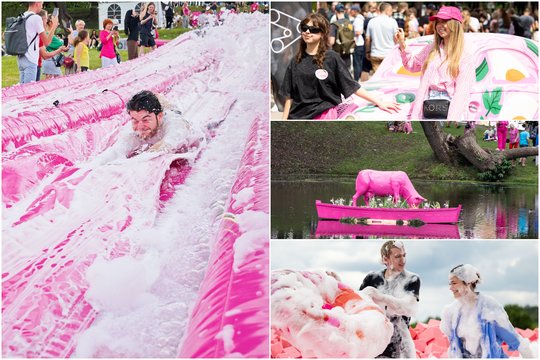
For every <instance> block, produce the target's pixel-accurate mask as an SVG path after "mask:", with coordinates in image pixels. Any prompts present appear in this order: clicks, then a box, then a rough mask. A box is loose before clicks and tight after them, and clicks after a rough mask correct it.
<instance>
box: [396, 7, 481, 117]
mask: <svg viewBox="0 0 540 360" xmlns="http://www.w3.org/2000/svg"><path fill="white" fill-rule="evenodd" d="M429 20H430V21H435V34H434V35H433V36H434V39H433V44H429V45H426V46H425V47H424V49H422V50H420V52H419V53H418V54H413V53H412V52H411V51H410V49H409V48H408V47H407V45H406V43H405V33H404V31H403V29H398V31H397V32H396V34H395V36H394V41H395V42H396V43H397V44H399V49H400V51H401V61H402V63H403V66H404V67H405V68H406V69H407V70H409V71H411V72H419V71H421V73H422V75H421V78H420V86H419V88H418V91H417V92H416V101H415V102H414V103H413V105H412V107H411V112H410V114H409V118H410V119H411V120H420V119H423V118H425V117H424V114H423V102H424V100H436V99H446V100H450V106H449V109H448V115H447V118H448V119H452V120H467V119H468V113H469V112H468V106H467V104H468V98H469V92H470V89H471V86H472V83H473V82H474V81H475V76H476V75H475V66H474V65H475V64H474V59H475V57H474V56H473V51H474V49H472V48H471V46H468V44H467V42H466V41H465V37H464V33H463V26H462V22H463V18H462V16H461V12H460V11H459V9H458V8H456V7H453V6H443V7H441V9H440V10H439V12H438V13H437V15H434V16H431V17H430V18H429Z"/></svg>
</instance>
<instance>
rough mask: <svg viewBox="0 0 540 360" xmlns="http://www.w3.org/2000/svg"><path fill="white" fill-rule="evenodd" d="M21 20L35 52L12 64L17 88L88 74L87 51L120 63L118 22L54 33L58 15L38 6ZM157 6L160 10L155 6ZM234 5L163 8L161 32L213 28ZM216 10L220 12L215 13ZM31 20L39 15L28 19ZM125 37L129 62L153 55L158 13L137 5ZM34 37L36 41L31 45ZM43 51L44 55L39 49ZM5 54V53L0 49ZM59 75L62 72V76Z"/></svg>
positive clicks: (261, 7)
mask: <svg viewBox="0 0 540 360" xmlns="http://www.w3.org/2000/svg"><path fill="white" fill-rule="evenodd" d="M27 4H28V9H27V11H26V12H25V13H24V16H30V17H29V20H28V21H26V23H25V29H26V33H27V40H28V44H31V43H32V41H35V42H36V44H35V46H29V47H28V50H27V52H26V54H24V56H18V59H17V63H18V67H19V73H20V83H21V84H24V83H28V82H31V81H40V80H41V79H42V78H45V79H50V78H53V77H58V76H62V75H63V74H65V75H68V74H72V73H77V72H84V71H88V70H89V69H90V51H89V50H90V49H96V50H97V51H99V57H100V58H101V67H108V66H113V65H116V64H118V63H120V61H121V56H120V53H119V51H118V49H119V45H120V32H119V29H118V24H119V19H118V18H116V19H108V18H107V19H105V20H103V21H102V24H101V25H102V29H101V30H96V29H93V30H91V31H90V30H89V29H86V23H85V22H84V21H83V20H81V19H79V20H77V21H76V22H75V29H73V27H72V25H71V23H69V24H68V25H67V27H65V28H64V33H63V34H62V33H61V32H59V33H58V34H57V32H58V31H57V30H58V27H59V19H58V15H57V14H49V13H48V12H47V11H46V10H45V9H43V2H28V3H27ZM159 5H160V6H161V4H159ZM237 5H238V4H237V3H233V2H229V3H223V4H221V3H220V4H219V5H218V3H217V2H213V3H211V4H209V5H207V6H206V10H205V11H203V12H193V11H191V9H190V8H189V5H188V3H187V2H184V3H183V4H182V6H181V7H180V6H179V7H178V8H175V7H173V6H171V5H167V6H165V8H164V9H163V10H164V18H165V28H167V29H171V28H173V27H176V26H182V27H184V28H190V29H192V28H199V27H204V26H212V25H217V24H218V23H219V15H220V14H221V13H223V12H224V11H231V12H236V11H237V8H236V7H237ZM220 6H221V7H220ZM249 11H250V12H255V11H262V12H267V11H268V4H267V3H261V4H259V3H257V2H254V3H252V4H250V6H249ZM32 15H39V17H41V19H39V17H38V16H35V17H34V16H32ZM123 24H124V33H125V35H127V40H126V45H127V50H128V60H132V59H135V58H137V57H139V56H142V55H144V54H147V53H149V52H150V51H152V50H154V49H156V39H157V38H158V37H159V33H158V24H159V22H158V11H157V9H156V4H155V3H153V2H149V3H142V4H141V5H140V8H139V7H136V8H134V9H130V10H128V11H127V12H126V13H125V17H124V23H123ZM34 36H36V38H37V40H34V39H33V38H34ZM42 48H43V49H42ZM3 52H4V49H3ZM62 69H64V71H63V72H62Z"/></svg>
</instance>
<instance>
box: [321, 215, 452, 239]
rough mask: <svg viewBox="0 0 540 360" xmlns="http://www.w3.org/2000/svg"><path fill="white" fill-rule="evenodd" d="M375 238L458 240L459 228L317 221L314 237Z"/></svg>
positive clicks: (434, 225)
mask: <svg viewBox="0 0 540 360" xmlns="http://www.w3.org/2000/svg"><path fill="white" fill-rule="evenodd" d="M339 235H345V236H347V235H348V236H352V237H356V236H364V237H367V236H377V237H381V236H384V237H411V238H425V239H428V238H429V239H434V238H435V239H459V238H460V235H459V228H458V226H457V225H456V224H426V225H423V226H420V227H412V226H399V225H369V226H367V225H354V224H342V223H340V222H339V221H332V220H319V222H318V223H317V230H316V231H315V236H316V237H317V238H319V237H327V236H339Z"/></svg>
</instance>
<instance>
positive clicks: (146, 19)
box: [139, 2, 157, 55]
mask: <svg viewBox="0 0 540 360" xmlns="http://www.w3.org/2000/svg"><path fill="white" fill-rule="evenodd" d="M139 19H140V20H141V34H140V35H141V47H142V48H141V55H143V54H145V53H148V52H150V51H152V50H155V48H156V41H155V40H154V35H152V30H153V29H154V27H156V26H157V13H156V6H155V5H154V3H152V2H151V3H147V4H145V5H144V6H143V9H142V10H141V14H140V15H139Z"/></svg>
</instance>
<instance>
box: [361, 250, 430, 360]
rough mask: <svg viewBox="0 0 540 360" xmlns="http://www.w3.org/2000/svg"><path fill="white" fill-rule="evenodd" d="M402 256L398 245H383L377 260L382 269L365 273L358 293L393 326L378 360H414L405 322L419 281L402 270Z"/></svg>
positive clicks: (412, 310)
mask: <svg viewBox="0 0 540 360" xmlns="http://www.w3.org/2000/svg"><path fill="white" fill-rule="evenodd" d="M406 255H407V254H406V252H405V247H404V245H403V243H402V242H401V241H393V240H391V241H387V242H385V243H384V244H383V246H382V247H381V260H382V262H383V264H384V265H386V269H383V270H380V271H372V272H370V273H368V274H367V275H366V277H365V278H364V281H363V282H362V285H361V286H360V290H363V291H364V293H366V294H368V295H369V296H371V298H372V299H373V301H374V302H375V303H376V304H377V305H379V306H381V307H382V308H384V309H385V311H386V316H387V317H388V319H389V320H390V321H391V322H392V324H393V325H394V334H393V335H392V339H391V340H390V343H389V344H388V346H387V347H386V349H385V350H384V352H383V353H382V354H380V355H379V356H378V357H379V358H399V357H405V358H415V357H416V351H415V347H414V343H413V340H412V338H411V334H410V333H409V322H410V319H411V316H414V315H415V313H416V309H417V308H418V301H419V294H420V278H419V277H418V275H416V274H414V273H412V272H409V271H407V270H405V264H406Z"/></svg>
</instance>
